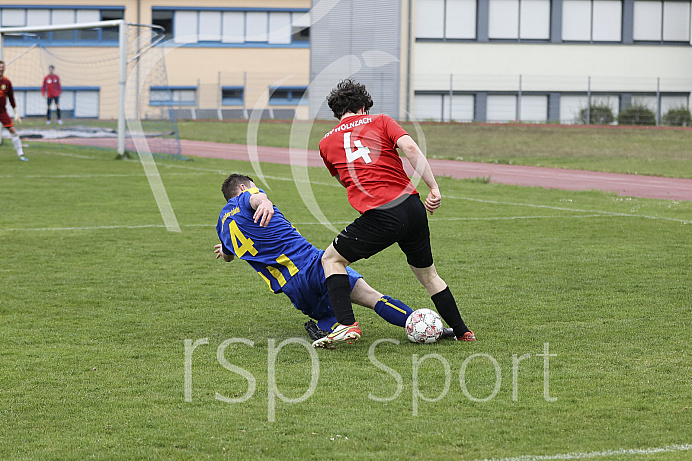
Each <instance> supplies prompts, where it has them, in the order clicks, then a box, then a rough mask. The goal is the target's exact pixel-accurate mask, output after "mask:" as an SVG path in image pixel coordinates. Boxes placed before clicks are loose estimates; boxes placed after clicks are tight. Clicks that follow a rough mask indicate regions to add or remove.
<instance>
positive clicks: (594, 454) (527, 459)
mask: <svg viewBox="0 0 692 461" xmlns="http://www.w3.org/2000/svg"><path fill="white" fill-rule="evenodd" d="M689 450H692V444H689V443H686V444H683V445H668V446H666V447H657V448H634V449H625V448H621V449H618V450H605V451H591V452H586V453H562V454H559V455H538V456H533V455H523V456H517V457H513V458H486V459H483V460H476V461H546V460H552V459H558V460H559V459H590V458H604V457H607V456H615V455H621V456H632V455H653V454H656V453H672V452H677V451H689Z"/></svg>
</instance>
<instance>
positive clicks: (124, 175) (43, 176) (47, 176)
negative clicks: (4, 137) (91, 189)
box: [0, 172, 204, 179]
mask: <svg viewBox="0 0 692 461" xmlns="http://www.w3.org/2000/svg"><path fill="white" fill-rule="evenodd" d="M203 174H204V173H192V172H190V173H166V176H201V175H203ZM129 177H137V178H144V177H146V175H145V174H144V173H118V174H116V173H113V174H29V175H26V176H23V175H22V176H18V175H11V174H8V175H0V178H41V179H52V178H56V179H64V178H129Z"/></svg>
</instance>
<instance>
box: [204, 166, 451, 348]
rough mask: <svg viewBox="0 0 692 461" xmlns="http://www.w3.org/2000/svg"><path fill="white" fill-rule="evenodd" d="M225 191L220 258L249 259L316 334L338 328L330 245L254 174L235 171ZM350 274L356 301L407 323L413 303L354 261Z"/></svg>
mask: <svg viewBox="0 0 692 461" xmlns="http://www.w3.org/2000/svg"><path fill="white" fill-rule="evenodd" d="M221 191H222V192H223V195H224V198H225V199H226V200H227V203H226V205H225V206H224V207H223V209H222V210H221V213H220V214H219V220H218V223H217V225H216V232H217V234H218V236H219V240H221V243H220V244H217V245H216V246H215V247H214V253H215V254H216V258H217V259H218V258H223V260H224V261H226V262H230V261H233V259H235V258H236V257H238V258H240V259H243V260H245V261H247V262H248V263H249V264H250V265H251V266H252V268H253V269H255V271H257V273H258V274H259V275H260V277H262V278H263V279H264V281H265V282H267V284H268V285H269V288H270V289H271V290H272V291H273V292H274V293H284V294H285V295H286V296H288V298H289V299H290V300H291V302H292V303H293V305H294V306H295V307H296V309H298V310H300V311H302V312H303V313H304V314H306V315H308V316H309V317H311V318H313V319H315V320H316V321H317V325H315V324H314V323H312V322H308V323H306V324H305V328H306V330H308V333H309V334H310V337H311V338H312V339H313V340H318V339H320V338H321V337H323V336H324V335H325V334H327V333H329V332H331V331H333V329H334V327H335V326H337V325H338V323H337V321H336V317H335V316H334V311H333V310H332V306H331V304H330V302H329V295H328V294H327V284H326V282H325V277H324V270H323V269H322V263H321V258H322V254H323V253H324V251H323V250H320V249H319V248H317V247H315V246H314V245H312V244H311V243H310V242H308V241H307V240H306V239H305V238H304V237H303V236H302V235H300V233H299V232H298V231H297V230H296V229H295V228H294V227H293V225H292V224H291V223H290V222H289V221H288V220H287V219H286V218H285V217H284V215H283V214H282V213H281V211H279V209H278V208H276V206H274V204H273V203H272V202H271V201H270V200H269V198H268V197H267V194H265V193H264V191H262V190H261V189H259V188H257V186H256V185H255V183H254V182H253V181H252V179H251V178H250V177H248V176H243V175H239V174H232V175H230V176H229V177H228V178H226V180H225V181H224V183H223V186H222V187H221ZM348 277H349V281H350V284H351V289H352V290H351V300H352V301H353V302H354V303H356V304H359V305H361V306H365V307H369V308H371V309H374V310H375V312H376V313H377V314H378V315H379V316H380V317H382V318H383V319H385V320H386V321H387V322H389V323H391V324H393V325H397V326H400V327H403V326H404V324H405V323H406V319H407V318H408V316H409V314H411V312H412V310H411V308H410V307H408V306H407V305H406V304H404V303H403V302H401V301H399V300H398V299H394V298H391V297H389V296H385V295H383V294H382V293H380V292H378V291H377V290H375V289H373V288H372V287H371V286H370V285H368V284H367V283H366V282H365V280H363V277H362V276H361V275H360V274H359V273H358V272H356V271H355V270H353V269H351V268H350V267H349V268H348ZM447 330H449V331H447ZM325 332H326V333H325ZM443 336H444V337H447V336H453V332H452V330H451V329H445V332H444V334H443ZM327 347H329V345H327Z"/></svg>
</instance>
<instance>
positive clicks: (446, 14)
mask: <svg viewBox="0 0 692 461" xmlns="http://www.w3.org/2000/svg"><path fill="white" fill-rule="evenodd" d="M416 5H417V9H416V38H423V39H443V40H446V39H465V40H473V39H475V38H476V0H418V1H417V4H416Z"/></svg>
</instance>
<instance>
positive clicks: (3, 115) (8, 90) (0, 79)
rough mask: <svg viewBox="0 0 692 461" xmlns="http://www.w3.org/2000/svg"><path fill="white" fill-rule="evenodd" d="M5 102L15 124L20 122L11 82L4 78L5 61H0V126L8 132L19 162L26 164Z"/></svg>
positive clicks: (19, 140) (20, 142)
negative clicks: (9, 108)
mask: <svg viewBox="0 0 692 461" xmlns="http://www.w3.org/2000/svg"><path fill="white" fill-rule="evenodd" d="M7 100H9V101H10V106H12V109H14V119H15V120H16V121H17V122H21V121H22V119H21V118H20V117H19V112H18V111H17V103H16V102H15V101H14V90H13V89H12V82H10V79H8V78H7V77H5V61H0V123H2V126H4V127H5V128H7V131H9V132H10V138H11V139H12V144H14V149H15V150H16V151H17V156H18V157H19V160H21V161H23V162H28V161H29V159H28V158H26V157H24V149H23V148H22V140H21V139H19V134H17V130H16V129H15V127H14V123H13V122H12V118H11V117H10V115H9V114H8V113H7V109H6V105H7Z"/></svg>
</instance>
